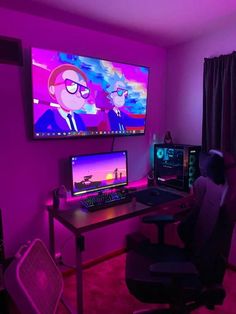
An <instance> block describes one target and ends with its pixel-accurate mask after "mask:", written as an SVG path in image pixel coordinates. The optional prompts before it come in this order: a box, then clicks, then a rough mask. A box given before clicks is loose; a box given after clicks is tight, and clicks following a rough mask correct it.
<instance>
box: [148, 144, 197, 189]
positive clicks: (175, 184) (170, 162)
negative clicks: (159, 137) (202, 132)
mask: <svg viewBox="0 0 236 314" xmlns="http://www.w3.org/2000/svg"><path fill="white" fill-rule="evenodd" d="M200 151H201V146H193V145H184V144H155V145H154V175H155V180H156V183H157V185H165V186H167V187H171V188H175V189H178V190H182V191H186V192H188V191H189V190H190V188H191V186H192V184H193V182H194V181H195V180H196V178H197V177H198V176H199V175H200V170H199V153H200Z"/></svg>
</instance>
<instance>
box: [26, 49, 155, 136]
mask: <svg viewBox="0 0 236 314" xmlns="http://www.w3.org/2000/svg"><path fill="white" fill-rule="evenodd" d="M31 58H32V96H33V133H34V138H40V139H42V138H67V137H86V136H111V135H118V136H127V135H140V134H144V131H145V121H146V109H147V94H148V92H147V89H148V72H149V71H148V68H147V67H144V66H138V65H131V64H125V63H119V62H112V61H107V60H103V59H98V58H90V57H84V56H80V55H75V54H69V53H65V52H59V51H52V50H45V49H39V48H32V53H31Z"/></svg>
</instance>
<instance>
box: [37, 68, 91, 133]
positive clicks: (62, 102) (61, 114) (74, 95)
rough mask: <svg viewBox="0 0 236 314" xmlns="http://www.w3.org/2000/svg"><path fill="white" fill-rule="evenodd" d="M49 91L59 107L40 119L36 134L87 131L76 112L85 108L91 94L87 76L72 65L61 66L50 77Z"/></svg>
mask: <svg viewBox="0 0 236 314" xmlns="http://www.w3.org/2000/svg"><path fill="white" fill-rule="evenodd" d="M48 91H49V94H50V96H51V97H52V98H53V99H54V100H55V101H56V104H58V107H51V108H50V109H48V110H47V111H46V112H45V113H44V114H43V115H42V116H41V117H40V118H39V119H38V121H37V122H36V125H35V130H36V132H79V131H85V130H86V127H85V124H84V122H83V120H82V118H81V116H80V115H79V114H78V113H76V111H77V110H80V109H81V108H83V106H84V105H85V103H86V99H87V98H88V97H89V94H90V90H89V88H88V86H87V77H86V75H85V74H84V73H83V72H82V71H81V70H80V69H78V68H77V67H76V66H74V65H72V64H63V65H60V66H58V67H56V68H55V69H54V70H53V71H52V72H51V74H50V76H49V79H48Z"/></svg>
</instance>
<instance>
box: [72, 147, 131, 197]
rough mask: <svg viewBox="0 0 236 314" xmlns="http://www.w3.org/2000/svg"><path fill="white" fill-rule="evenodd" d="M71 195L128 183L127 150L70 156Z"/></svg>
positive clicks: (118, 186)
mask: <svg viewBox="0 0 236 314" xmlns="http://www.w3.org/2000/svg"><path fill="white" fill-rule="evenodd" d="M71 174H72V189H71V190H72V195H73V196H76V195H82V194H84V193H88V192H98V191H100V190H104V189H111V188H120V187H123V186H125V185H127V184H128V167H127V152H126V151H117V152H110V153H99V154H90V155H78V156H73V157H71Z"/></svg>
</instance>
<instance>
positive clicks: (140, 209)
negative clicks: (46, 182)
mask: <svg viewBox="0 0 236 314" xmlns="http://www.w3.org/2000/svg"><path fill="white" fill-rule="evenodd" d="M172 192H173V190H172ZM175 193H176V191H175ZM182 196H183V197H182V198H180V199H177V200H175V201H171V202H168V203H165V204H161V205H155V206H148V205H144V204H141V203H139V202H136V200H135V198H134V199H133V200H132V201H131V202H129V203H125V204H121V205H116V206H114V207H109V208H105V209H100V210H98V211H95V212H86V211H85V210H83V209H81V208H79V205H75V203H74V202H73V203H71V204H70V203H69V204H67V206H68V207H67V208H68V209H66V210H56V211H55V210H54V209H53V206H52V205H48V206H47V210H48V217H49V245H50V253H51V255H52V257H54V256H55V233H54V220H57V221H59V222H60V223H61V224H62V225H63V226H64V227H66V228H67V229H68V230H70V231H71V232H72V233H73V234H74V240H75V249H76V293H77V300H76V302H77V311H76V313H78V314H83V274H82V256H81V253H82V251H84V249H85V243H84V236H83V233H84V232H87V231H90V230H94V229H97V228H100V227H104V226H107V225H110V224H113V223H116V222H119V221H122V220H125V219H129V218H132V217H135V216H141V215H144V214H145V215H146V214H148V213H150V212H156V213H157V214H171V215H179V214H182V213H184V212H186V211H187V210H188V208H190V205H191V202H192V195H190V194H186V193H185V194H183V193H182Z"/></svg>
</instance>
